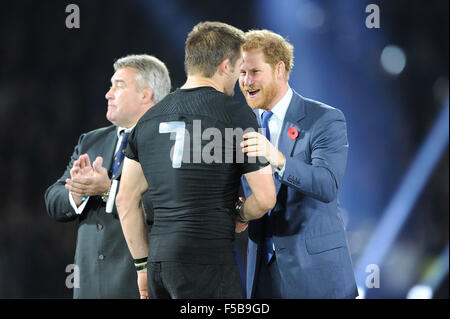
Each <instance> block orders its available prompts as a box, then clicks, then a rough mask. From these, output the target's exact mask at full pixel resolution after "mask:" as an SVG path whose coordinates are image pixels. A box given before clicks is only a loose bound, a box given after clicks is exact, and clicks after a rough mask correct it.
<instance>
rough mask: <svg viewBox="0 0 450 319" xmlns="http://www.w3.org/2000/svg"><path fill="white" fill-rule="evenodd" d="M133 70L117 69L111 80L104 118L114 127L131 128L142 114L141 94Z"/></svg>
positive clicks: (128, 68)
mask: <svg viewBox="0 0 450 319" xmlns="http://www.w3.org/2000/svg"><path fill="white" fill-rule="evenodd" d="M136 75H137V72H136V70H135V69H134V68H130V67H126V68H123V69H118V70H117V71H116V72H115V73H114V75H113V76H112V78H111V88H110V89H109V91H108V92H107V93H106V95H105V97H106V99H107V100H108V111H107V113H106V118H107V119H108V120H109V121H110V122H111V123H113V124H114V125H116V126H120V127H126V128H128V127H131V126H133V125H134V124H136V122H137V121H138V119H139V118H140V116H141V115H142V113H143V111H144V110H143V108H142V99H141V93H140V92H138V88H137V86H138V85H137V81H136Z"/></svg>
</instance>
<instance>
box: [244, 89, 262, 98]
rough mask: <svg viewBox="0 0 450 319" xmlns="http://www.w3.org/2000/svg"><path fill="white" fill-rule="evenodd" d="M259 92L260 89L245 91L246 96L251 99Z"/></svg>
mask: <svg viewBox="0 0 450 319" xmlns="http://www.w3.org/2000/svg"><path fill="white" fill-rule="evenodd" d="M260 92H261V90H260V89H251V90H247V96H248V97H249V98H250V99H252V98H255V97H256V96H257V95H258V94H259V93H260Z"/></svg>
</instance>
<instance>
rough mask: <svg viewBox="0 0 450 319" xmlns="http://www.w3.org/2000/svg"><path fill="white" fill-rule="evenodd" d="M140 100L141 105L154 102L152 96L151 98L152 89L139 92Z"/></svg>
mask: <svg viewBox="0 0 450 319" xmlns="http://www.w3.org/2000/svg"><path fill="white" fill-rule="evenodd" d="M141 100H142V104H145V105H147V104H150V103H153V102H154V96H153V89H152V88H145V89H143V90H142V92H141Z"/></svg>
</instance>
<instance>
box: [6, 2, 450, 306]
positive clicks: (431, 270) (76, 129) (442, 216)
mask: <svg viewBox="0 0 450 319" xmlns="http://www.w3.org/2000/svg"><path fill="white" fill-rule="evenodd" d="M70 3H74V4H77V5H78V6H79V9H80V28H73V29H69V28H67V27H66V24H65V21H66V17H67V16H68V15H69V13H66V12H65V9H66V6H67V5H69V4H70ZM371 3H373V4H377V5H378V7H379V9H380V28H372V29H369V28H367V27H366V24H365V21H366V17H367V16H368V15H369V14H370V12H369V13H367V12H366V11H365V9H366V6H367V5H368V4H371ZM448 6H449V2H448V1H447V0H433V1H424V0H423V1H419V0H414V1H406V0H395V1H388V0H385V1H375V0H373V1H365V0H362V1H353V0H341V1H334V0H315V1H313V0H277V1H275V0H274V1H270V0H263V1H262V0H253V1H235V0H228V1H226V2H223V1H217V2H215V1H206V0H204V1H189V2H187V1H180V0H179V1H176V0H166V1H156V0H153V1H150V0H148V1H145V0H141V1H138V0H134V1H131V0H130V1H117V0H114V1H100V0H97V1H86V0H76V1H73V2H67V1H56V0H45V1H44V0H42V1H25V0H18V1H8V2H5V3H2V6H1V8H0V40H1V42H0V43H1V45H0V140H1V142H2V147H1V156H0V181H1V182H0V205H1V208H0V298H71V296H72V290H70V289H68V288H66V285H65V280H66V277H67V276H68V275H69V273H66V272H65V269H66V266H67V265H68V264H72V263H73V256H74V251H75V244H76V230H77V225H76V223H67V224H63V223H57V222H55V221H53V220H51V219H50V218H49V217H48V216H47V213H46V210H45V205H44V192H45V189H46V188H47V187H48V186H49V185H51V184H52V183H54V182H55V181H56V179H58V178H59V177H60V176H61V175H62V173H63V172H64V170H65V168H66V165H67V163H68V161H69V158H70V155H71V154H72V151H73V147H74V146H75V145H76V143H77V140H78V137H79V135H80V134H81V133H83V132H87V131H90V130H92V129H95V128H98V127H101V126H106V125H109V123H108V122H107V120H106V118H105V114H106V100H105V97H104V95H105V93H106V92H107V90H108V88H109V85H110V77H111V76H112V74H113V68H112V64H113V62H114V61H115V59H117V58H119V57H122V56H124V55H127V54H131V53H136V54H138V53H148V54H152V55H155V56H156V57H158V58H160V59H161V60H163V61H164V62H165V63H166V65H167V67H168V68H169V71H170V75H171V78H172V85H173V87H172V89H175V88H177V87H180V86H181V85H182V84H183V83H184V81H185V75H184V66H183V59H184V40H185V37H186V35H187V33H188V32H189V31H190V30H191V29H192V27H193V26H194V25H195V24H196V23H198V22H200V21H205V20H217V21H223V22H227V23H230V24H232V25H234V26H236V27H239V28H241V29H242V30H244V31H247V30H249V29H256V28H266V29H270V30H273V31H275V32H278V33H280V34H282V35H283V36H285V37H287V38H288V39H289V40H290V42H291V43H292V44H293V45H294V46H295V66H294V69H293V71H292V75H291V80H290V84H291V87H292V88H293V89H295V90H296V91H297V92H298V93H300V94H302V95H303V96H306V97H310V98H313V99H317V100H320V101H322V102H325V103H327V104H330V105H332V106H334V107H337V108H339V109H341V110H342V111H343V112H344V114H345V115H346V118H347V123H348V135H349V143H350V149H349V157H348V163H347V171H346V175H345V178H344V182H343V185H342V188H341V191H340V199H341V200H340V202H341V206H342V208H343V209H344V216H343V217H344V221H345V223H346V227H347V231H348V238H349V243H350V247H351V252H352V257H353V262H354V266H355V272H356V275H357V280H358V284H359V286H360V289H361V290H360V292H361V294H362V296H363V297H365V298H407V297H409V298H417V297H421V298H448V291H449V288H448V261H449V258H448V239H449V232H448V226H449V220H448V211H449V152H448V124H449V122H448V120H449V118H448V86H449V85H448V60H449V45H448V43H449V42H448V36H449V35H448V33H449V8H448ZM236 97H237V98H242V97H241V93H240V92H238V91H236ZM243 236H245V234H244V235H241V236H240V238H239V242H240V243H241V244H242V243H243V242H244V241H245V238H243ZM368 265H376V266H378V270H379V272H377V270H376V267H375V268H373V267H369V268H367V266H368ZM371 269H375V270H371ZM368 276H369V277H370V276H372V277H371V278H373V280H369V283H368V282H367V278H368ZM377 276H378V277H377ZM377 278H378V279H379V281H378V282H377ZM370 283H372V285H371V284H370ZM378 284H379V285H378ZM374 286H375V287H374Z"/></svg>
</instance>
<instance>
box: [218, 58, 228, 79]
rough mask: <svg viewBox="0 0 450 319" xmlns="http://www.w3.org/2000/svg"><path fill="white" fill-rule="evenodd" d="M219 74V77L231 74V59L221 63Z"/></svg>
mask: <svg viewBox="0 0 450 319" xmlns="http://www.w3.org/2000/svg"><path fill="white" fill-rule="evenodd" d="M217 72H219V75H222V74H228V73H230V72H231V63H230V59H228V58H227V59H225V60H223V61H222V62H220V64H219V66H218V67H217Z"/></svg>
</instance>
